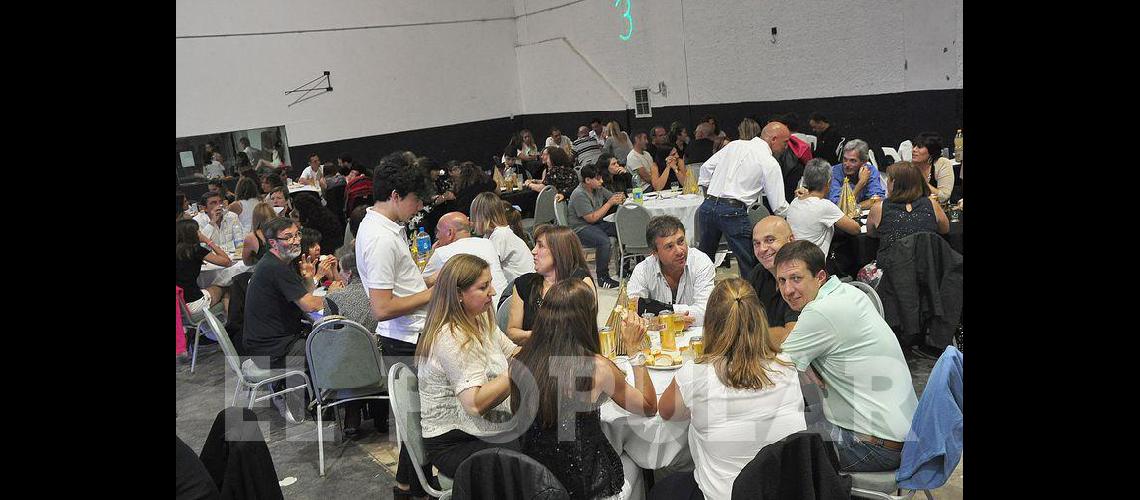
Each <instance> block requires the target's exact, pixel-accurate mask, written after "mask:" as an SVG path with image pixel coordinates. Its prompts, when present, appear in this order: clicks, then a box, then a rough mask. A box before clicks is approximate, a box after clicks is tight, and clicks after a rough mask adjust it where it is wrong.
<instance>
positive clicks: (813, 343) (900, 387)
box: [776, 240, 918, 473]
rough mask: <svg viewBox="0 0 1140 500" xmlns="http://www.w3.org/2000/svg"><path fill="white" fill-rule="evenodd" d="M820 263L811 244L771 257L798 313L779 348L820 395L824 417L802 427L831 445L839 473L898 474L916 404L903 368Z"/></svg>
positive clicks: (854, 299)
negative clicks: (817, 385) (821, 394)
mask: <svg viewBox="0 0 1140 500" xmlns="http://www.w3.org/2000/svg"><path fill="white" fill-rule="evenodd" d="M823 265H824V258H823V251H822V250H820V249H819V247H818V246H816V245H815V244H814V243H812V242H810V241H804V240H798V241H793V242H791V243H788V244H786V245H784V246H783V247H781V248H780V251H779V252H776V280H777V282H778V284H779V287H780V294H781V295H782V296H783V297H784V300H786V301H787V302H788V305H789V306H791V308H792V309H794V310H796V311H799V312H800V316H799V320H798V321H797V322H796V326H795V327H794V328H793V329H792V332H791V333H789V334H788V338H787V339H786V340H784V343H783V345H781V346H780V348H781V350H783V352H784V353H785V354H787V355H788V357H790V358H791V359H792V362H794V363H795V364H796V369H797V370H799V371H801V372H805V374H807V375H808V376H809V377H814V378H815V379H816V380H817V383H818V384H819V386H820V389H821V390H822V392H823V416H824V418H821V419H818V420H816V421H815V422H810V421H809V423H808V430H812V431H815V432H818V433H819V434H820V435H821V436H822V437H823V438H824V440H826V441H833V442H834V443H835V450H836V452H838V454H839V472H841V473H849V472H875V471H889V470H895V469H898V468H899V465H900V463H901V460H902V446H903V441H905V440H906V439H907V433H908V432H909V431H910V421H911V418H912V417H914V410H915V408H916V407H918V398H917V397H916V396H915V394H914V385H913V383H912V382H911V378H910V369H909V368H908V367H907V364H906V359H904V358H903V353H902V348H900V347H899V342H898V340H896V339H895V335H894V333H893V332H892V331H891V328H890V327H889V326H887V322H886V321H884V320H883V318H882V317H881V316H879V313H878V311H877V310H876V309H875V306H874V305H872V304H871V300H870V299H869V298H868V297H867V295H866V294H865V293H863V291H862V290H859V289H858V288H855V287H854V286H851V285H849V284H847V283H843V282H841V281H839V278H837V277H835V276H830V277H829V276H828V275H827V271H825V270H824V268H823ZM809 370H810V371H809ZM816 373H818V375H816ZM809 413H811V411H810V410H809Z"/></svg>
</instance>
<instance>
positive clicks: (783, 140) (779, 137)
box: [760, 121, 804, 200]
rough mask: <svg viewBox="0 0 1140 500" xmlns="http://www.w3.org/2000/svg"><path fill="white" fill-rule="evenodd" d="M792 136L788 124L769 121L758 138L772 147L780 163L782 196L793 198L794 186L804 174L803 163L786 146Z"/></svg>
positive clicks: (773, 153)
mask: <svg viewBox="0 0 1140 500" xmlns="http://www.w3.org/2000/svg"><path fill="white" fill-rule="evenodd" d="M791 136H792V132H791V130H788V126H787V125H784V124H783V123H780V122H778V121H770V122H768V124H767V125H765V126H764V130H762V131H761V132H760V138H761V139H764V142H767V143H768V147H769V148H771V149H772V156H774V157H776V161H777V162H779V164H780V173H781V174H783V176H784V198H785V199H788V200H792V199H795V197H796V195H795V191H796V186H797V185H798V184H799V183H800V178H802V177H803V176H804V164H803V161H801V160H800V158H799V157H798V156H796V153H795V152H793V151H792V148H789V147H788V138H790V137H791Z"/></svg>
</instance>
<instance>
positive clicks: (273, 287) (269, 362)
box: [243, 217, 335, 423]
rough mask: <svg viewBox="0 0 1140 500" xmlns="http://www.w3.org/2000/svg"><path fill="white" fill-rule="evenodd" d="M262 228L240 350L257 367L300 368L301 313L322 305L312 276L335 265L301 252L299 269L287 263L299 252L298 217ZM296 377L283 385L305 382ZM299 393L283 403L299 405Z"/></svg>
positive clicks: (315, 277) (274, 221)
mask: <svg viewBox="0 0 1140 500" xmlns="http://www.w3.org/2000/svg"><path fill="white" fill-rule="evenodd" d="M262 231H263V232H264V233H265V239H266V241H267V243H268V244H269V253H268V254H266V255H265V257H262V258H261V260H259V261H258V262H257V266H256V267H254V270H253V277H251V278H250V279H249V286H248V288H247V289H246V295H245V332H244V335H243V337H244V343H245V349H246V352H247V353H248V354H249V356H250V358H251V359H252V360H253V362H254V364H256V365H257V366H258V367H259V368H262V369H282V368H289V369H301V370H305V369H306V367H307V364H306V363H305V341H304V337H302V336H301V318H302V314H303V313H309V312H313V311H319V310H321V309H323V308H324V307H325V300H324V298H322V297H317V296H314V295H313V288H314V287H315V280H319V279H320V278H321V277H322V276H324V275H331V273H332V272H335V271H334V265H335V264H334V261H333V260H332V259H328V260H326V261H325V263H324V264H322V266H321V268H320V269H319V270H318V269H316V266H315V264H314V263H313V262H311V261H309V259H308V258H307V256H306V258H305V259H302V262H301V265H300V268H301V274H297V272H296V271H294V270H293V268H292V266H290V265H289V263H290V262H291V261H292V260H293V259H295V258H297V256H299V255H301V230H300V228H299V227H298V226H297V221H295V220H293V219H289V218H286V217H277V218H274V219H271V220H270V221H269V222H267V223H266V224H265V226H264V227H263V229H262ZM299 378H300V377H290V379H289V380H287V381H285V382H288V387H297V386H298V385H300V384H303V383H304V381H303V380H298V379H299ZM303 393H304V392H303V391H294V392H291V393H289V396H290V398H291V399H292V400H293V401H290V403H289V404H288V408H292V409H297V410H299V409H300V408H303V407H304V403H303V402H296V401H297V398H298V397H299V396H300V395H301V394H303ZM277 404H280V403H277ZM282 413H284V414H285V419H286V420H289V421H292V420H293V418H292V414H291V413H295V412H292V411H289V410H282ZM291 423H292V422H291Z"/></svg>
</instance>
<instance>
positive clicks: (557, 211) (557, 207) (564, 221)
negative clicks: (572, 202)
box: [554, 201, 570, 226]
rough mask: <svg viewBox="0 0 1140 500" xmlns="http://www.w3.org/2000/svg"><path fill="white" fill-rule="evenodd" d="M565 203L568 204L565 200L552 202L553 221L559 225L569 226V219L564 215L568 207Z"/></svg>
mask: <svg viewBox="0 0 1140 500" xmlns="http://www.w3.org/2000/svg"><path fill="white" fill-rule="evenodd" d="M567 205H569V203H567V202H566V201H561V202H555V203H554V222H555V223H556V224H558V225H559V226H569V225H570V219H569V217H567V215H566V210H568V209H569V208H568V207H567Z"/></svg>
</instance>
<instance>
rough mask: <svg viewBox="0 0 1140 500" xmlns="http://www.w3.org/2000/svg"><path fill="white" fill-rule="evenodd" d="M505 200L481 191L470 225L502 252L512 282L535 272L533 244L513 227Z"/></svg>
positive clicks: (500, 263)
mask: <svg viewBox="0 0 1140 500" xmlns="http://www.w3.org/2000/svg"><path fill="white" fill-rule="evenodd" d="M503 205H504V203H503V200H501V199H499V197H498V195H496V194H495V193H480V194H479V195H477V196H475V199H474V200H471V226H472V228H473V229H472V231H473V232H474V234H477V235H479V236H482V237H484V238H487V239H488V240H491V243H493V244H494V245H495V252H497V253H498V254H499V265H500V266H501V267H502V268H503V276H504V277H506V278H507V283H510V282H512V281H514V280H515V278H518V277H519V276H522V275H524V274H527V273H533V272H534V259H533V258H532V257H531V255H530V246H529V245H527V243H526V242H525V241H524V240H523V239H522V238H520V237H519V236H518V234H516V233H515V232H514V230H513V229H512V228H511V224H510V220H509V218H508V217H507V212H506V210H505V209H504V208H503Z"/></svg>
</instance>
